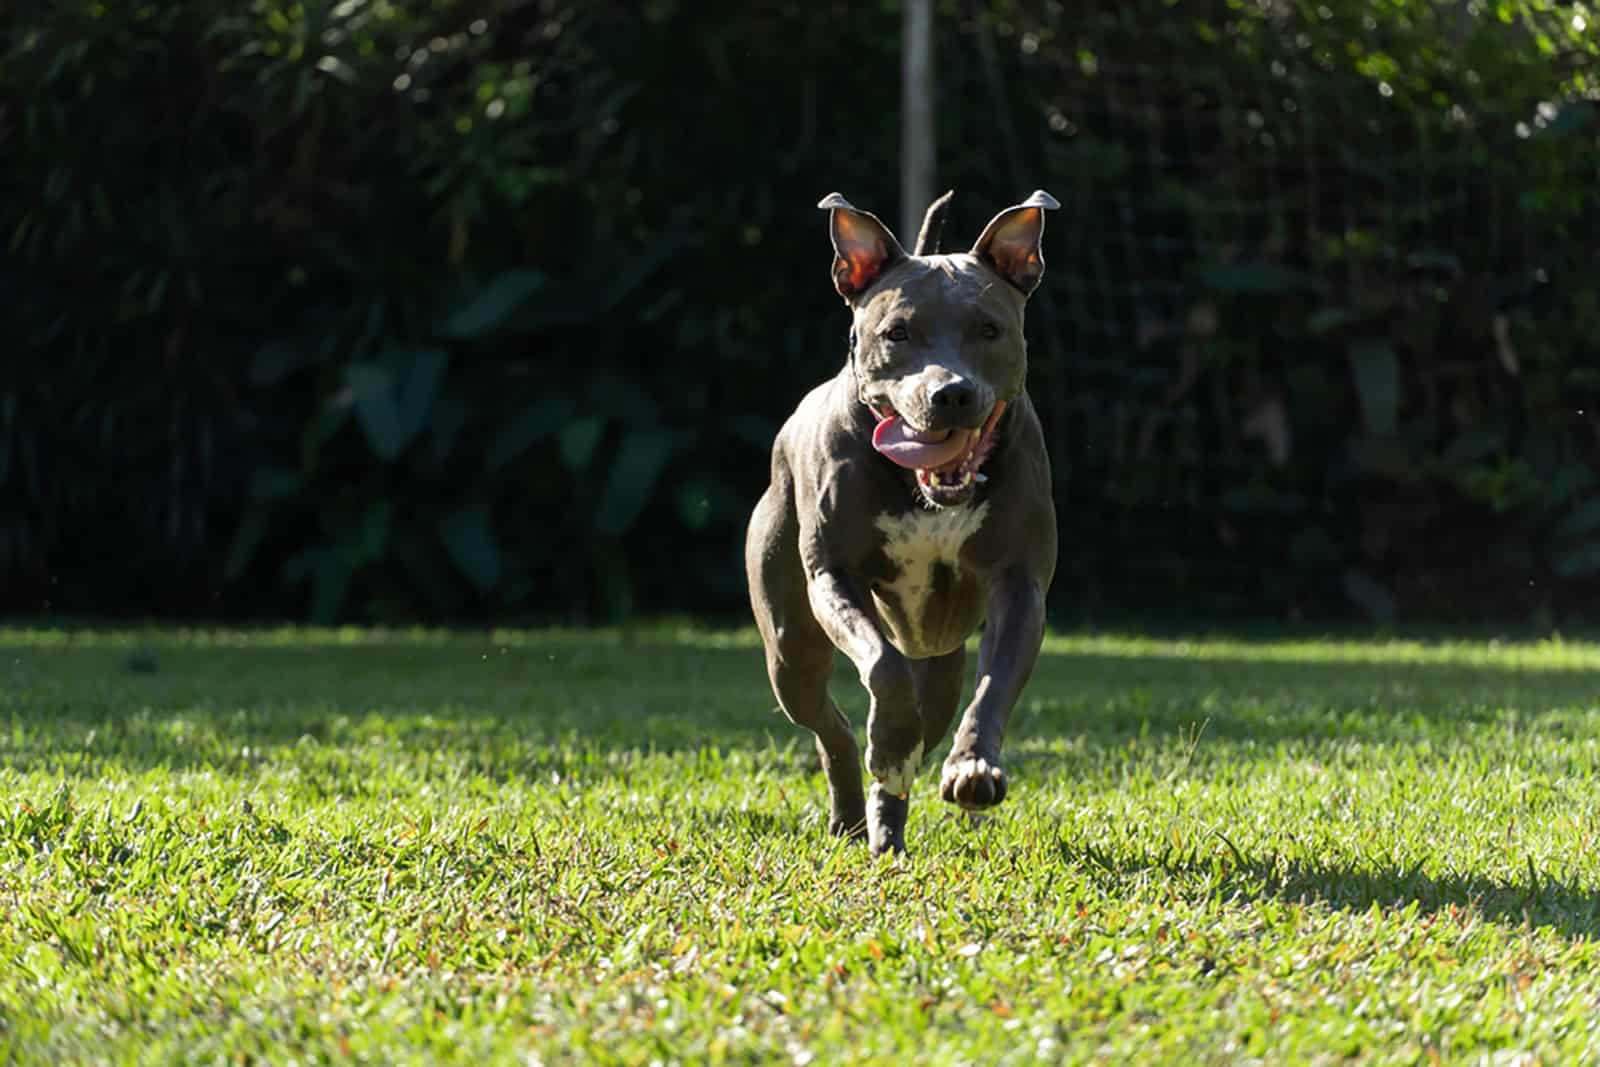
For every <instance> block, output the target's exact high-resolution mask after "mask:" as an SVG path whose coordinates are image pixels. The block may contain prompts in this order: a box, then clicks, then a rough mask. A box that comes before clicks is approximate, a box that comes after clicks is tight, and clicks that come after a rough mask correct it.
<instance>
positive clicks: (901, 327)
mask: <svg viewBox="0 0 1600 1067" xmlns="http://www.w3.org/2000/svg"><path fill="white" fill-rule="evenodd" d="M883 337H884V340H886V341H894V342H896V343H899V342H901V341H909V340H911V331H910V330H908V329H906V324H905V323H903V322H897V323H895V324H894V325H893V326H891V327H889V330H888V332H887V333H885V334H884V335H883Z"/></svg>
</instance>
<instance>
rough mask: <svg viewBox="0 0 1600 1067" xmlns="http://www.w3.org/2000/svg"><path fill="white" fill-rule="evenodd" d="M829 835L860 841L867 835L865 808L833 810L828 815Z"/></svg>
mask: <svg viewBox="0 0 1600 1067" xmlns="http://www.w3.org/2000/svg"><path fill="white" fill-rule="evenodd" d="M828 836H829V837H844V838H849V839H850V840H852V841H859V840H860V839H862V838H864V837H866V836H867V813H866V811H865V810H856V811H852V812H848V813H845V812H838V811H835V812H832V813H830V814H829V815H828Z"/></svg>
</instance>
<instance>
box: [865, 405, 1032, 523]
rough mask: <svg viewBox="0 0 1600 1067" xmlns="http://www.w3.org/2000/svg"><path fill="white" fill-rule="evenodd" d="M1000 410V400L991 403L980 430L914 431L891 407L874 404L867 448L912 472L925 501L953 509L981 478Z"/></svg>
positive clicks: (1002, 409)
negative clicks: (872, 426) (874, 417)
mask: <svg viewBox="0 0 1600 1067" xmlns="http://www.w3.org/2000/svg"><path fill="white" fill-rule="evenodd" d="M1005 408H1006V402H1005V401H1004V400H1001V401H999V402H997V403H996V404H995V406H994V410H993V411H991V412H989V418H988V419H987V420H986V421H985V422H984V424H983V426H982V427H981V428H980V429H976V430H961V429H954V430H951V429H946V430H918V429H917V428H916V427H914V426H912V425H911V423H910V422H909V421H907V420H906V418H905V417H904V416H903V415H901V414H900V413H899V412H897V411H895V410H894V408H892V407H889V406H888V405H880V406H878V407H875V408H873V414H874V415H876V416H877V419H878V425H877V427H876V428H875V429H874V430H873V431H872V447H873V448H875V449H877V450H878V451H879V452H880V453H882V454H883V455H884V456H886V457H888V458H889V459H890V460H892V461H893V462H895V463H897V464H899V465H900V466H902V467H905V468H906V469H908V470H911V471H915V472H916V476H917V488H919V489H920V490H922V495H923V496H924V497H925V498H926V499H927V501H928V503H930V504H932V505H934V506H935V507H942V508H945V507H954V506H955V505H957V504H961V503H963V502H965V501H966V499H967V498H968V497H969V496H971V495H972V490H973V487H974V486H976V485H977V484H978V483H979V482H982V481H985V480H986V479H985V477H984V476H983V475H982V474H980V473H979V472H978V468H979V467H981V466H983V461H984V460H985V459H987V458H989V452H990V450H991V449H992V448H993V447H994V430H995V426H996V425H997V424H998V423H999V422H1000V414H1001V413H1002V412H1003V411H1005Z"/></svg>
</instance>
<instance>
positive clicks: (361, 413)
mask: <svg viewBox="0 0 1600 1067" xmlns="http://www.w3.org/2000/svg"><path fill="white" fill-rule="evenodd" d="M344 380H345V384H346V385H348V386H349V387H350V393H351V396H352V398H353V399H354V401H355V408H356V420H357V421H358V422H360V423H361V429H362V430H363V431H364V432H365V433H366V435H367V443H368V444H370V445H372V451H374V452H375V453H377V455H378V458H379V459H385V460H389V459H394V458H395V457H396V456H398V455H399V454H400V452H401V450H403V449H404V448H405V447H406V441H407V440H408V439H409V438H408V436H407V434H406V427H405V420H404V419H403V418H402V417H401V415H400V405H399V404H398V403H397V402H396V401H395V392H394V375H393V374H391V373H390V372H389V370H388V368H386V367H381V366H379V365H378V364H376V363H352V364H350V365H349V366H348V367H346V368H345V370H344Z"/></svg>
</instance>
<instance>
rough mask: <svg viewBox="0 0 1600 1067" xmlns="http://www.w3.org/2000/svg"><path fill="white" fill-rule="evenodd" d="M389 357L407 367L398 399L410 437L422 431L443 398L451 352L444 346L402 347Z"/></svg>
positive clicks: (391, 360)
mask: <svg viewBox="0 0 1600 1067" xmlns="http://www.w3.org/2000/svg"><path fill="white" fill-rule="evenodd" d="M386 358H387V359H388V360H389V361H390V362H391V363H393V364H398V365H401V366H404V367H406V368H407V371H406V373H405V376H404V378H402V379H401V380H400V386H399V395H398V397H397V398H396V401H397V405H398V408H399V412H400V418H401V419H402V420H403V426H404V428H405V432H406V439H407V440H410V439H411V438H413V437H415V436H416V435H417V434H418V433H421V432H422V427H423V426H424V425H426V423H427V421H428V413H429V412H430V411H432V410H433V404H434V401H435V400H437V399H438V397H439V386H440V384H441V383H442V382H443V381H444V372H445V369H446V368H447V367H449V365H450V353H449V352H448V351H446V350H445V349H443V348H416V349H398V350H395V351H392V352H390V353H388V354H387V356H386Z"/></svg>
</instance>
